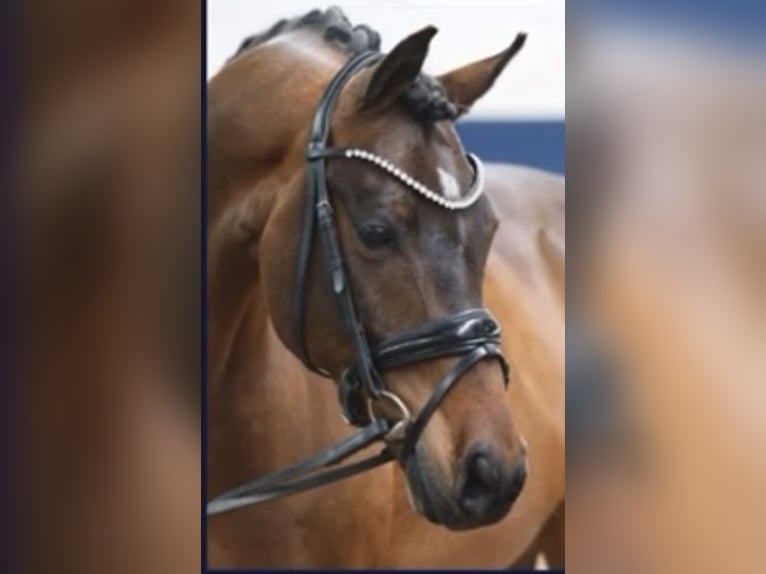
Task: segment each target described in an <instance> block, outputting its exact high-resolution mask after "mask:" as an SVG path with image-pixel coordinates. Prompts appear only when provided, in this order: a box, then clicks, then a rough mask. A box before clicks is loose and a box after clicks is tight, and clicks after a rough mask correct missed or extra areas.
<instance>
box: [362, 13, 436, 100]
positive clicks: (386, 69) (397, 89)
mask: <svg viewBox="0 0 766 574" xmlns="http://www.w3.org/2000/svg"><path fill="white" fill-rule="evenodd" d="M436 32H437V29H436V27H434V26H426V27H425V28H423V29H422V30H420V31H418V32H415V33H414V34H412V35H410V36H407V37H406V38H405V39H404V40H402V41H401V42H399V43H398V44H397V45H396V47H395V48H394V49H393V50H391V52H389V53H388V54H387V55H386V57H385V58H383V60H382V61H381V62H380V63H379V64H378V65H377V66H376V67H375V70H374V71H373V73H372V77H371V78H370V80H369V82H368V83H367V87H366V88H365V90H364V96H363V98H362V108H363V109H373V108H374V109H384V108H386V107H388V106H390V105H392V104H393V103H394V102H395V101H396V100H397V99H398V98H399V96H400V95H401V94H402V92H403V91H404V90H405V88H407V86H409V85H410V84H411V83H412V82H413V81H414V80H415V78H417V77H418V74H419V73H420V70H421V68H422V67H423V62H424V61H425V59H426V54H428V45H429V44H430V43H431V39H432V38H433V37H434V36H435V35H436Z"/></svg>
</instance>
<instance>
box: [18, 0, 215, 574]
mask: <svg viewBox="0 0 766 574" xmlns="http://www.w3.org/2000/svg"><path fill="white" fill-rule="evenodd" d="M13 11H14V15H15V16H17V17H18V20H16V19H14V21H13V25H12V26H11V28H12V30H13V34H11V35H10V36H9V37H8V38H7V39H8V41H9V42H13V47H12V48H13V49H12V50H10V51H9V54H12V55H13V57H14V60H13V61H12V62H11V64H12V66H11V78H12V79H13V81H12V82H8V83H7V84H6V86H5V87H6V88H7V89H8V90H9V91H10V92H11V94H10V95H11V100H12V101H13V102H14V104H15V105H14V107H13V111H12V113H10V114H8V113H7V111H6V115H10V118H8V121H9V122H12V124H13V127H14V134H13V146H12V147H11V148H10V154H11V156H10V161H9V162H8V164H9V165H10V166H12V168H13V173H12V177H13V180H14V189H15V190H17V191H18V193H14V194H13V197H12V198H11V200H10V201H11V202H12V206H13V208H14V209H13V211H12V213H8V215H9V217H8V218H7V220H8V222H9V225H10V227H11V233H12V235H13V242H12V244H11V245H10V246H9V247H10V248H11V249H12V251H11V252H10V253H9V258H8V262H9V265H8V271H9V273H8V274H7V277H8V278H9V279H10V280H11V286H10V289H9V290H5V292H6V293H9V294H10V295H11V297H10V301H9V304H8V308H9V309H11V310H12V318H13V325H12V328H13V336H12V338H11V339H10V340H11V341H12V342H13V346H12V361H13V365H12V369H13V372H14V374H15V375H17V378H18V380H19V381H20V383H21V384H19V385H13V388H12V389H8V390H7V395H12V398H13V401H12V402H11V401H9V402H8V403H5V405H12V408H11V409H8V411H9V412H8V414H7V415H6V417H4V419H3V420H4V422H6V423H7V426H8V427H10V429H9V430H10V435H11V437H12V439H13V442H12V445H11V446H12V455H13V456H12V461H13V463H14V464H12V465H11V468H12V471H13V472H12V473H10V475H9V476H8V477H7V478H8V480H9V482H12V485H13V487H14V488H13V490H4V494H6V498H8V499H9V500H8V503H7V504H6V505H4V508H5V510H6V511H7V513H6V517H7V518H8V519H9V521H10V526H11V528H9V530H8V531H7V532H8V535H7V536H4V537H3V538H4V542H5V543H6V544H7V547H8V548H9V549H10V550H12V552H13V554H14V556H13V557H12V558H13V559H14V563H13V564H12V565H11V566H9V567H6V568H5V570H6V571H13V572H30V573H38V572H39V573H49V572H62V573H65V572H67V573H68V572H72V573H75V572H77V573H94V574H95V573H98V574H103V573H105V572H110V573H122V572H125V573H127V572H156V573H158V574H160V573H161V574H165V573H176V572H178V573H181V572H183V573H187V572H199V570H200V563H201V562H200V532H201V526H200V510H201V484H200V482H201V479H200V468H201V460H200V458H201V457H200V420H199V419H200V414H199V413H200V409H199V393H200V368H199V364H200V352H199V351H200V332H201V330H200V319H201V310H200V302H201V294H200V284H201V280H200V279H201V272H200V271H201V266H200V253H201V250H200V245H201V237H200V235H201V233H200V230H201V212H200V197H201V196H200V191H201V185H200V171H201V161H200V158H201V140H200V125H201V101H200V95H201V93H202V89H201V85H200V84H201V63H202V54H201V43H202V42H201V38H202V36H201V32H202V30H201V4H200V3H199V2H186V1H183V0H170V1H167V2H161V3H156V2H148V1H143V0H138V1H136V0H104V1H102V0H99V1H98V2H93V1H90V0H70V1H69V2H63V3H61V2H52V1H47V0H32V1H29V2H24V3H18V5H16V6H14V10H13ZM9 251H10V250H9ZM15 378H16V377H15ZM11 510H12V511H13V512H10V511H11Z"/></svg>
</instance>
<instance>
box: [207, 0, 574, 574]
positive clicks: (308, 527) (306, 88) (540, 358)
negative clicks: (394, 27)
mask: <svg viewBox="0 0 766 574" xmlns="http://www.w3.org/2000/svg"><path fill="white" fill-rule="evenodd" d="M435 32H436V30H435V28H433V27H427V28H424V29H422V30H420V31H418V32H415V33H414V34H412V35H410V36H408V37H407V38H405V39H404V40H402V41H401V42H399V43H398V44H397V45H396V46H395V47H394V48H393V49H392V50H391V51H390V52H389V53H388V54H386V55H382V54H378V57H376V58H375V60H374V63H372V64H371V65H369V66H365V67H362V68H361V69H360V70H359V71H358V72H356V73H355V74H354V75H352V76H350V79H348V83H347V85H346V86H345V87H343V88H342V89H339V93H338V95H337V102H336V104H335V106H334V109H333V111H332V114H331V115H330V116H329V117H330V139H331V140H332V141H331V143H332V145H333V146H336V148H334V149H338V146H353V147H354V148H355V149H356V148H361V149H363V150H370V151H368V152H365V153H367V154H368V156H367V157H366V159H368V160H370V161H362V160H361V159H353V160H352V159H349V158H348V156H347V158H346V159H341V158H338V157H332V158H329V159H327V161H326V185H327V188H328V189H329V190H330V191H331V202H332V207H333V210H334V214H335V215H334V220H335V226H336V229H337V233H338V240H339V244H340V253H342V260H343V261H344V263H345V266H344V267H345V271H346V272H347V273H348V277H349V282H350V285H351V287H350V291H351V293H352V295H353V300H354V302H355V311H356V313H357V315H358V318H359V323H360V324H361V325H363V327H364V331H365V334H366V337H368V338H369V340H370V341H371V342H372V343H373V344H375V343H377V342H379V341H381V340H385V339H386V338H387V337H389V336H391V334H392V333H398V332H402V331H404V330H407V329H409V328H412V327H414V326H418V325H422V324H424V323H426V324H430V323H428V322H429V321H440V320H444V319H443V318H444V317H445V316H448V317H454V316H455V315H454V314H459V312H461V311H463V310H465V309H470V308H472V307H473V308H478V307H481V306H485V307H486V308H487V309H489V310H490V312H491V314H492V315H493V316H494V317H496V318H497V320H498V322H499V323H500V324H501V325H502V326H503V327H504V329H505V330H504V333H503V338H502V343H501V346H502V353H503V355H505V356H506V357H507V359H508V362H509V363H510V365H511V370H512V375H511V382H510V385H509V386H508V388H507V390H506V387H505V385H504V381H503V373H502V370H501V369H498V368H497V365H496V364H494V361H492V360H481V361H478V362H476V363H475V364H473V366H471V367H470V368H469V369H468V370H466V371H464V372H462V373H461V375H460V376H459V382H458V383H457V384H454V386H453V387H452V389H451V390H450V392H449V394H448V395H446V396H444V397H443V400H442V401H441V402H440V403H439V404H438V406H437V408H436V410H435V411H434V412H433V413H432V415H431V418H430V419H429V420H428V423H427V425H426V426H425V428H424V430H423V432H422V435H421V436H420V439H419V440H418V442H417V443H416V445H415V447H414V450H413V452H412V454H411V456H410V457H409V458H407V459H406V461H404V462H402V464H401V466H402V467H403V468H404V472H401V471H400V469H399V468H397V466H396V465H388V466H382V467H378V468H377V469H375V470H372V471H369V472H367V473H365V474H361V475H357V476H354V477H351V478H347V479H346V480H344V481H342V482H336V483H333V484H330V485H327V486H324V487H322V488H320V489H316V490H311V491H308V492H304V493H302V494H300V495H294V496H291V497H287V498H282V499H279V500H275V501H271V502H268V503H266V504H262V505H259V506H248V507H245V508H241V509H238V510H236V511H232V512H227V513H223V514H218V515H215V516H210V517H209V518H208V520H207V545H208V548H207V551H208V565H209V566H210V567H214V568H217V567H228V568H230V567H261V568H263V567H477V568H481V567H509V566H511V565H512V564H514V563H516V564H518V565H522V566H528V564H527V563H526V561H527V560H528V559H529V557H530V556H534V555H535V554H536V553H537V552H538V551H539V552H544V553H545V555H546V558H547V560H548V562H549V564H551V565H553V566H563V524H562V521H563V498H564V411H563V409H564V400H563V396H564V388H563V368H564V357H563V351H564V348H563V347H564V346H563V337H564V327H563V312H564V277H563V267H564V243H563V203H564V196H563V185H562V183H563V182H562V180H561V179H560V178H558V177H556V176H553V175H550V174H544V173H542V172H538V171H535V170H532V169H527V168H520V167H515V166H493V167H492V168H491V169H488V170H487V171H486V176H485V180H484V182H483V183H484V188H483V189H484V191H485V193H484V194H483V195H481V196H480V197H479V196H477V199H476V201H475V203H473V204H472V205H470V206H469V207H466V208H464V209H462V208H461V209H454V210H453V209H445V208H444V206H445V205H452V206H455V205H457V204H459V203H460V202H461V200H463V199H465V196H464V192H463V190H466V189H468V188H469V187H471V188H472V189H474V187H475V185H476V182H477V179H478V180H480V178H479V177H478V174H479V169H480V165H479V164H478V163H474V160H470V158H469V160H470V161H467V160H466V156H465V155H464V153H463V150H462V146H461V144H460V141H459V139H458V137H457V134H456V132H455V129H454V125H453V122H454V120H456V119H457V118H458V117H459V116H461V115H462V114H464V113H466V112H467V111H468V110H469V109H470V107H471V106H472V105H473V104H474V103H475V102H476V101H477V100H478V99H479V98H480V97H481V96H482V95H483V94H484V93H486V91H487V90H488V89H489V88H490V87H491V86H492V84H493V83H494V81H495V80H496V79H497V77H498V76H499V75H500V73H501V72H502V70H503V69H504V68H505V66H506V65H507V64H508V62H509V61H510V60H511V59H512V57H513V56H514V55H515V54H516V52H518V50H519V48H520V47H521V43H523V38H522V40H521V42H520V41H519V38H517V41H515V42H514V43H513V44H511V46H509V47H508V48H507V49H505V50H503V51H502V52H500V53H499V54H496V55H494V56H491V57H489V58H486V59H483V60H480V61H478V62H474V63H471V64H468V65H466V66H463V67H461V68H458V69H456V70H454V71H452V72H449V73H447V74H444V75H441V76H439V77H438V78H432V77H430V76H427V75H425V74H423V73H422V72H421V68H422V66H423V62H424V60H425V57H426V54H427V51H428V47H429V43H430V41H431V39H432V38H433V36H434V34H435ZM379 45H380V40H379V36H378V34H377V33H376V32H374V31H373V30H371V29H370V28H369V27H367V26H356V27H352V26H351V24H350V23H349V22H348V20H347V19H346V18H345V16H344V15H343V14H342V12H341V11H340V10H338V9H330V10H327V11H325V12H320V11H313V12H310V13H309V14H307V15H305V16H303V17H299V18H295V19H292V20H284V21H281V22H279V23H277V24H276V25H274V26H273V27H272V28H271V29H269V30H268V31H267V32H265V33H263V34H260V35H257V36H254V37H252V38H249V39H248V40H246V41H245V42H244V43H243V44H242V47H241V49H240V51H239V52H238V53H237V54H236V55H235V56H234V57H233V58H232V59H231V60H229V62H228V63H227V64H226V65H225V66H224V67H223V69H222V70H221V71H220V72H219V73H218V74H216V75H215V76H214V77H213V78H212V79H211V80H210V82H209V84H208V91H207V102H208V111H207V194H208V195H207V224H206V227H207V262H208V267H207V302H208V333H207V397H208V399H207V401H208V402H207V406H208V412H207V459H208V468H207V486H208V493H207V495H208V500H210V499H213V498H215V497H216V496H217V495H220V494H221V493H222V492H224V491H226V490H228V489H230V488H231V487H233V486H235V485H237V484H240V483H242V482H245V481H247V480H250V479H252V478H254V477H259V476H263V475H266V474H268V473H270V472H272V471H275V470H278V469H281V468H284V467H286V466H288V465H290V464H292V463H295V462H296V461H299V460H301V459H304V458H306V457H307V456H310V455H312V454H313V453H315V452H317V451H319V450H320V449H322V448H324V447H327V446H328V445H329V444H332V443H333V442H335V441H338V440H340V439H342V438H343V437H345V436H347V435H348V434H349V430H348V426H347V425H345V424H344V423H343V421H342V420H341V418H340V417H339V411H338V399H337V398H336V390H335V389H334V388H333V385H332V384H331V383H330V382H329V381H328V380H327V379H328V378H333V379H336V381H339V382H338V386H339V388H340V385H341V383H342V382H343V377H342V374H343V369H344V367H345V366H346V365H348V364H349V362H350V360H351V359H352V358H354V356H355V350H354V347H353V346H352V344H351V341H350V340H349V336H348V334H347V332H346V331H345V330H344V324H343V322H342V320H341V318H340V317H339V314H338V312H337V310H336V308H335V306H334V301H333V297H334V295H333V291H332V290H331V288H330V285H331V284H330V282H329V281H328V277H327V275H326V266H327V265H328V261H326V258H325V256H324V252H323V251H321V250H320V249H318V248H315V249H313V250H312V251H311V255H310V259H309V260H308V268H307V271H306V278H305V283H304V285H305V292H301V295H302V297H303V299H304V309H305V320H304V323H303V325H302V327H303V328H302V329H299V330H297V331H296V330H295V329H294V328H293V327H294V325H293V321H292V318H293V317H292V315H291V304H292V303H293V299H294V293H295V291H296V284H301V282H300V281H299V280H298V279H296V273H295V270H296V260H299V254H300V253H301V251H300V241H301V234H302V231H303V226H302V224H303V221H304V220H303V219H302V214H303V211H304V207H305V205H306V202H307V201H308V199H305V200H304V197H305V195H304V194H305V188H304V186H305V183H306V178H307V177H308V175H310V174H309V173H308V169H306V168H304V165H305V163H306V145H307V142H308V139H309V134H310V133H313V132H310V130H312V127H311V126H310V124H311V123H312V122H311V119H312V114H314V112H315V109H316V108H317V104H318V102H319V100H320V96H321V95H322V92H323V90H325V89H329V88H327V86H328V84H330V83H331V81H333V82H334V81H335V80H337V77H338V75H341V74H343V73H345V71H346V70H347V67H348V66H349V65H351V62H352V61H353V60H354V59H355V58H357V57H359V56H360V55H361V56H364V55H365V53H367V52H376V53H379ZM339 71H340V72H339ZM320 107H321V106H320ZM371 158H372V159H371ZM374 158H378V159H377V160H375V159H374ZM383 158H385V159H383ZM372 163H377V164H378V165H372ZM382 164H385V165H382ZM394 166H396V167H394ZM415 180H416V181H418V182H424V184H420V187H422V188H427V189H428V190H438V191H437V192H433V191H430V194H431V196H428V194H426V193H424V192H423V190H419V191H418V193H415V191H414V189H415V188H416V187H417V186H414V185H413V184H412V182H413V181H415ZM472 182H473V183H472ZM320 184H321V185H325V181H324V180H322V181H321V182H320ZM479 191H481V189H479ZM317 235H318V233H317ZM323 245H324V244H323ZM329 263H332V261H330V262H329ZM332 278H333V283H332V286H333V289H336V285H337V283H336V282H335V280H336V275H332ZM336 291H337V289H336ZM301 339H303V341H301ZM454 363H455V361H454V359H451V358H436V359H430V360H423V361H418V362H414V363H412V364H408V365H406V366H403V367H399V368H395V369H390V370H386V371H384V372H382V373H381V377H382V379H383V382H384V384H385V387H386V388H387V389H389V390H390V391H391V392H392V393H394V394H395V395H396V396H397V397H398V398H399V399H400V401H401V403H402V404H403V406H404V409H405V410H408V411H410V412H412V413H418V412H419V411H420V410H421V409H422V408H423V405H424V404H425V403H426V402H427V401H428V400H429V397H431V396H433V393H434V389H435V386H436V384H437V382H438V381H440V380H441V381H442V382H443V381H444V380H445V379H443V377H445V375H448V374H449V373H450V372H452V371H451V370H452V369H454ZM307 365H310V366H315V367H316V370H318V371H320V372H322V373H325V374H326V375H325V376H322V375H321V374H316V373H315V372H313V371H312V369H310V368H308V366H307ZM440 384H441V383H440ZM377 404H378V403H374V404H373V407H372V410H371V411H370V413H369V414H370V416H372V415H373V414H374V415H376V416H380V417H383V418H385V417H387V416H390V415H389V413H388V412H387V411H386V410H385V409H383V408H381V409H380V411H377V412H376V411H375V409H376V406H377Z"/></svg>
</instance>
